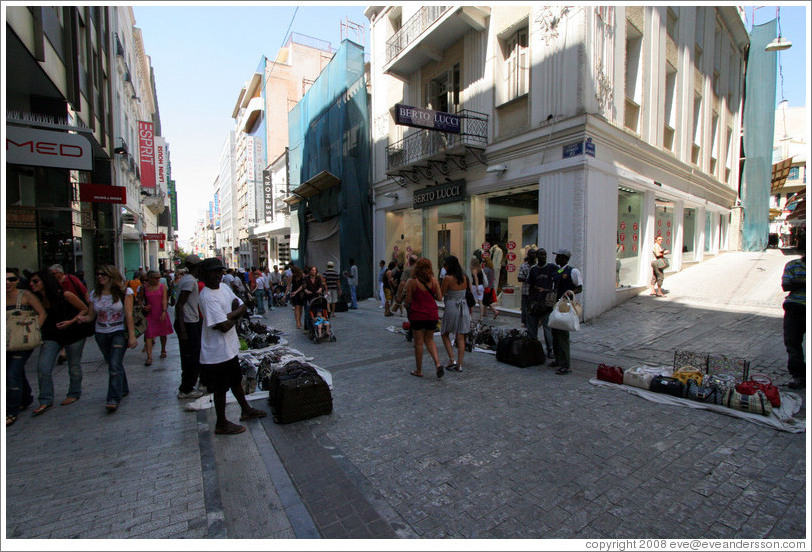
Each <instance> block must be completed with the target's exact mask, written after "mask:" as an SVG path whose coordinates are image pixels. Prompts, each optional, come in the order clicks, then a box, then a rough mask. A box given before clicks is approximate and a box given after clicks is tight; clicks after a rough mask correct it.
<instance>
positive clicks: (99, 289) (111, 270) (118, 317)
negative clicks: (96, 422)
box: [79, 265, 138, 413]
mask: <svg viewBox="0 0 812 552" xmlns="http://www.w3.org/2000/svg"><path fill="white" fill-rule="evenodd" d="M134 295H135V294H134V293H133V290H132V289H130V288H129V287H125V286H124V279H123V278H122V277H121V273H120V272H119V271H118V269H117V268H116V267H114V266H113V265H101V266H99V268H97V269H96V284H95V285H94V286H93V291H91V292H90V294H89V299H90V305H89V309H88V312H87V314H86V315H85V316H83V317H79V320H80V321H81V322H91V321H93V320H95V321H96V344H97V345H98V346H99V350H100V351H101V353H102V356H103V357H104V360H105V361H106V362H107V370H108V375H109V379H108V383H107V404H106V405H105V408H106V409H107V412H110V413H113V412H116V411H117V410H118V407H119V405H120V404H121V399H123V398H124V397H126V396H127V395H129V394H130V386H129V384H128V383H127V373H126V372H125V371H124V353H125V352H126V351H127V348H130V349H135V347H136V345H137V344H138V340H137V339H136V338H135V326H134V325H133V303H134Z"/></svg>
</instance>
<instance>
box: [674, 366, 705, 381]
mask: <svg viewBox="0 0 812 552" xmlns="http://www.w3.org/2000/svg"><path fill="white" fill-rule="evenodd" d="M673 377H674V378H676V379H678V380H680V381H681V382H682V383H683V384H685V385H687V384H688V380H694V381H695V382H696V383H697V384H698V385H702V377H703V376H702V372H700V371H699V370H697V369H696V368H694V367H692V366H683V367H682V368H680V369H678V370H676V371H674V375H673Z"/></svg>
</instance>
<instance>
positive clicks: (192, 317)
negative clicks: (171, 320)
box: [174, 255, 203, 399]
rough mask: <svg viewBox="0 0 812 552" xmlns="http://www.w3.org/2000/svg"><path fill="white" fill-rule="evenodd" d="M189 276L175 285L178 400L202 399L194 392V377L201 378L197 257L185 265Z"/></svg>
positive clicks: (191, 256)
mask: <svg viewBox="0 0 812 552" xmlns="http://www.w3.org/2000/svg"><path fill="white" fill-rule="evenodd" d="M184 263H185V265H186V268H188V269H189V273H188V274H184V275H183V276H182V277H181V279H180V280H179V281H178V286H177V291H178V302H177V304H176V305H175V324H174V327H175V334H176V335H177V336H178V347H179V349H180V370H181V375H180V387H178V398H179V399H198V398H200V397H202V396H203V392H202V391H198V390H197V389H195V385H197V377H198V376H199V375H200V334H201V331H202V329H201V326H202V322H201V321H200V311H199V310H198V298H199V296H200V294H199V292H198V290H199V286H198V285H197V277H198V275H199V272H198V268H199V267H200V257H198V256H197V255H187V256H186V260H185V261H184Z"/></svg>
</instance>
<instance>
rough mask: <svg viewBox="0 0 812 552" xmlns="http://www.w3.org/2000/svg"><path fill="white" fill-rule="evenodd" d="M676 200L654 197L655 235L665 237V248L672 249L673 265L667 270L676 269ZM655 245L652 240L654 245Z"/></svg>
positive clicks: (671, 259) (671, 258)
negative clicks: (674, 254)
mask: <svg viewBox="0 0 812 552" xmlns="http://www.w3.org/2000/svg"><path fill="white" fill-rule="evenodd" d="M674 231H675V227H674V202H673V201H669V200H667V199H662V198H659V197H658V198H655V199H654V237H655V238H657V237H659V236H662V237H663V249H667V250H668V251H671V253H670V254H669V262H670V263H671V267H670V268H668V269H666V270H674V268H673V267H674V256H673V252H674ZM653 246H654V244H653V242H652V247H653Z"/></svg>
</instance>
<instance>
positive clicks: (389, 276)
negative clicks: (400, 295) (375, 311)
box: [383, 261, 398, 316]
mask: <svg viewBox="0 0 812 552" xmlns="http://www.w3.org/2000/svg"><path fill="white" fill-rule="evenodd" d="M397 267H398V263H396V262H395V261H390V262H389V266H387V267H386V270H385V271H384V273H383V297H384V312H383V315H384V316H392V302H393V300H394V298H395V290H397V287H398V282H397V280H396V279H395V270H396V269H397Z"/></svg>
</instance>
